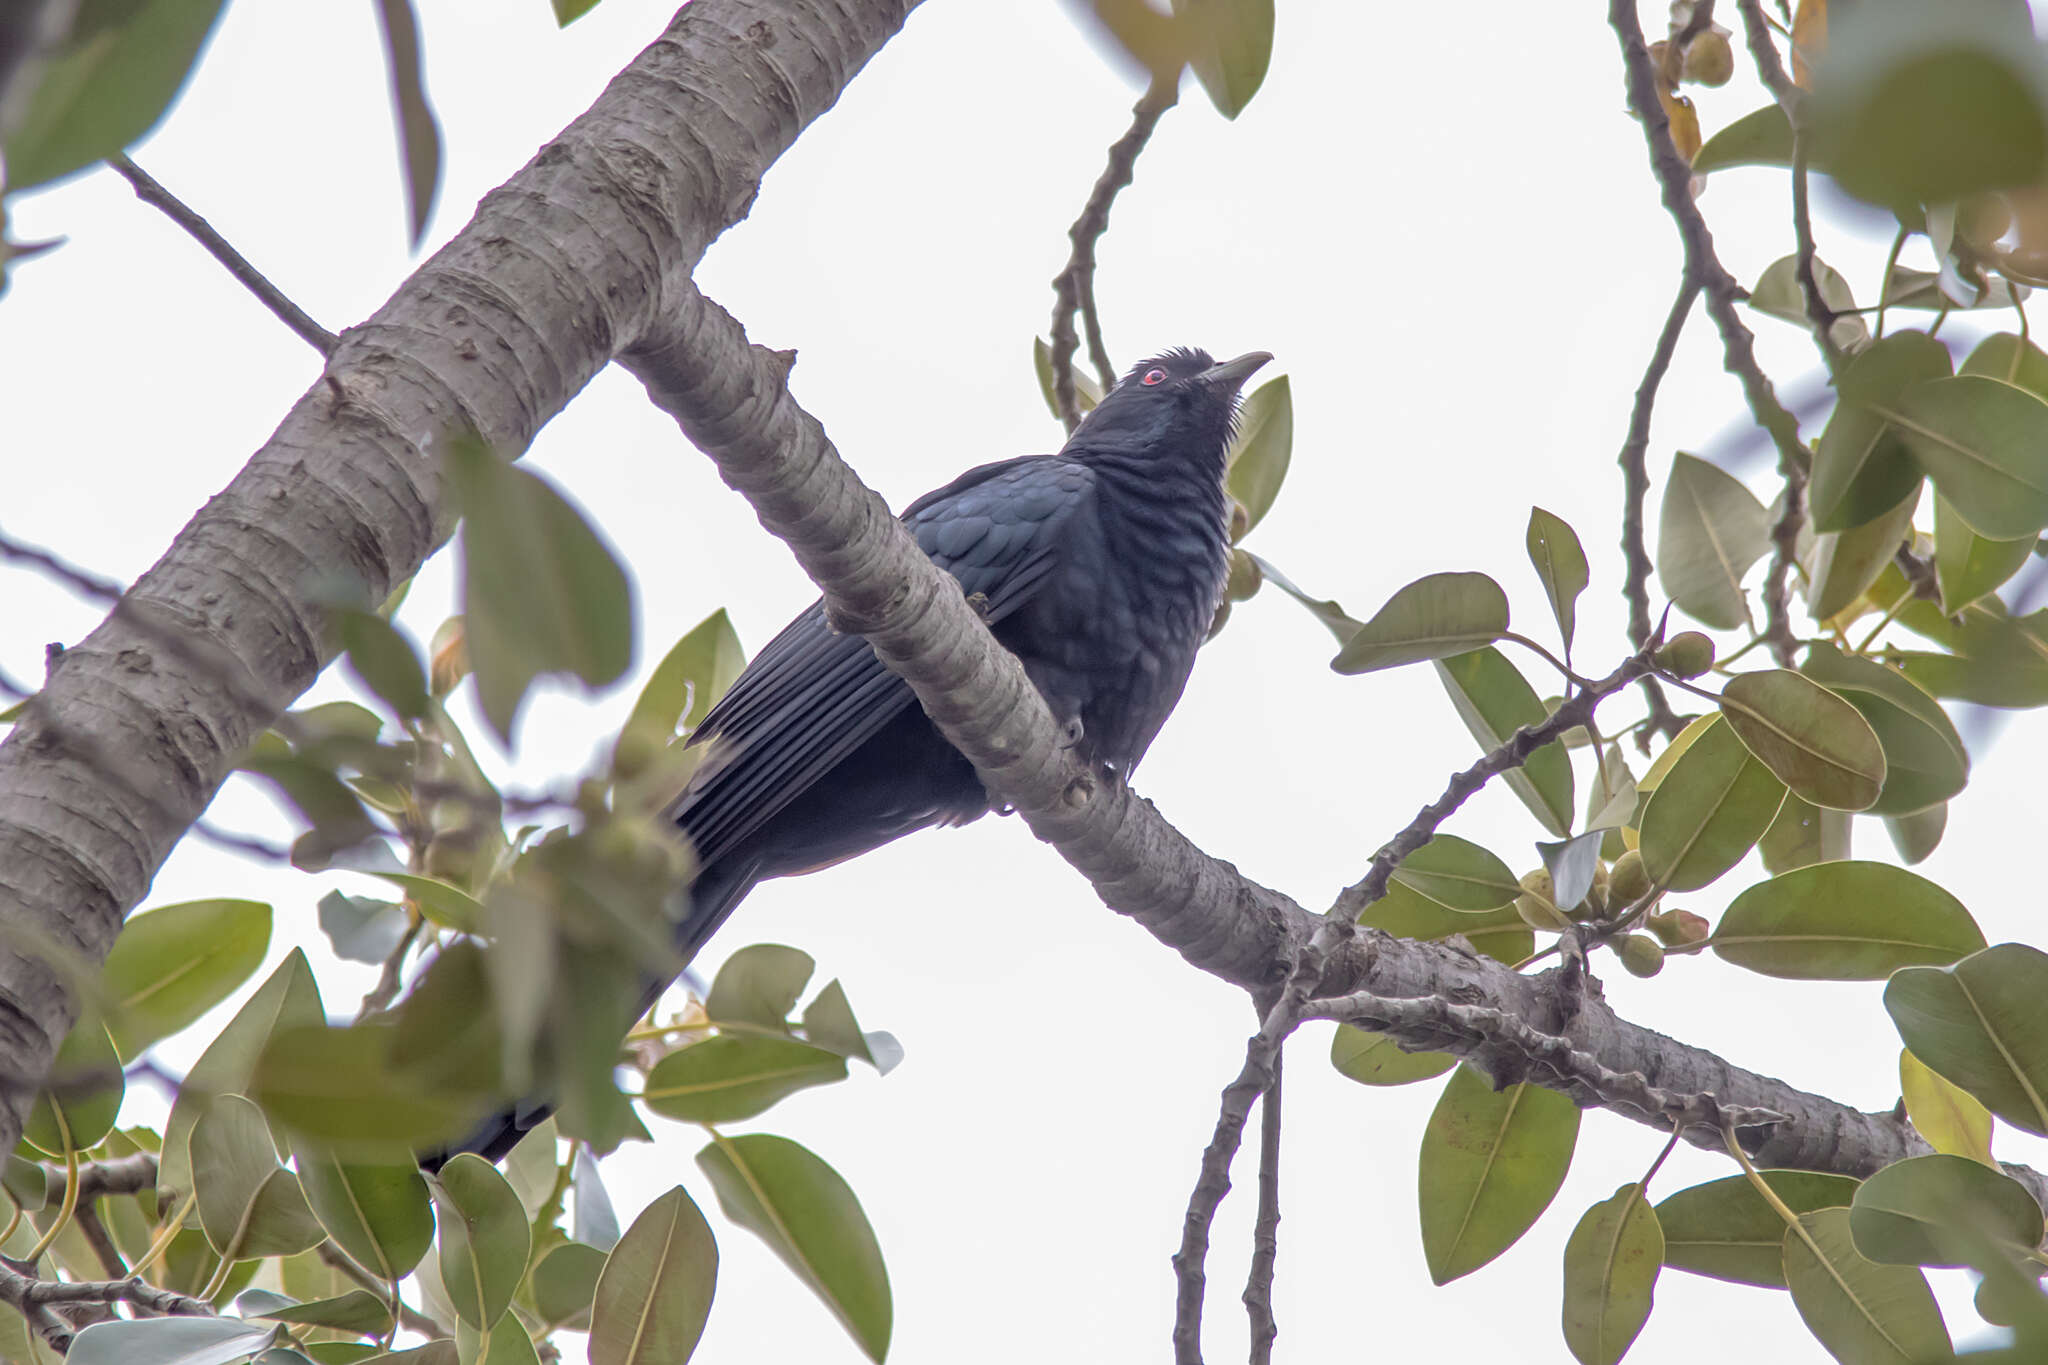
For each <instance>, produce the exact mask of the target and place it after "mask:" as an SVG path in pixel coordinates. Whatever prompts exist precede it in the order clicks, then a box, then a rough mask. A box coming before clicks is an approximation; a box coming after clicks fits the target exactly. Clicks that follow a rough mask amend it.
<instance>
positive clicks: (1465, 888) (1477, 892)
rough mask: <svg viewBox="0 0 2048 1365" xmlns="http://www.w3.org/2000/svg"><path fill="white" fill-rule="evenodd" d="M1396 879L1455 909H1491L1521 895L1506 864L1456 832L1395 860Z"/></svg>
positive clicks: (1519, 884) (1434, 839) (1436, 837)
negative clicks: (1397, 861) (1399, 859)
mask: <svg viewBox="0 0 2048 1365" xmlns="http://www.w3.org/2000/svg"><path fill="white" fill-rule="evenodd" d="M1393 879H1394V880H1395V881H1397V882H1399V883H1401V884H1402V885H1403V886H1406V887H1409V888H1411V889H1412V890H1415V891H1419V892H1421V893H1422V894H1423V895H1425V896H1427V897H1429V898H1430V899H1431V900H1433V901H1435V902H1436V903H1437V904H1439V905H1444V906H1448V907H1450V908H1451V909H1453V910H1469V911H1482V910H1492V909H1495V908H1496V907H1498V906H1503V905H1510V904H1513V902H1514V899H1515V897H1516V896H1519V895H1520V894H1522V887H1521V883H1520V882H1518V881H1516V880H1515V874H1514V873H1512V872H1510V871H1508V865H1507V864H1506V863H1504V862H1502V861H1501V860H1500V859H1499V858H1496V857H1495V856H1494V855H1493V854H1491V853H1489V852H1488V851H1487V850H1485V849H1483V848H1481V847H1480V846H1479V845H1477V844H1475V843H1473V842H1471V841H1470V840H1468V839H1460V838H1459V837H1458V836H1457V835H1455V834H1438V835H1436V836H1435V837H1433V838H1431V839H1430V841H1429V842H1428V843H1426V844H1424V845H1423V846H1422V847H1421V848H1418V849H1416V850H1415V851H1414V852H1413V853H1411V854H1409V855H1408V856H1407V857H1405V858H1403V859H1402V860H1401V861H1400V862H1399V863H1396V864H1395V865H1394V876H1393Z"/></svg>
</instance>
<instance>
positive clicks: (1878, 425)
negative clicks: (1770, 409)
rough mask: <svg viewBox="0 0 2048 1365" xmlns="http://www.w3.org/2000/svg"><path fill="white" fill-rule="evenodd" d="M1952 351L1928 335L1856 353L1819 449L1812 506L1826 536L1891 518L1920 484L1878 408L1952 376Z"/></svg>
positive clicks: (1901, 336)
mask: <svg viewBox="0 0 2048 1365" xmlns="http://www.w3.org/2000/svg"><path fill="white" fill-rule="evenodd" d="M1952 368H1953V366H1952V363H1951V361H1950V360H1949V355H1948V348H1947V347H1946V346H1943V345H1942V344H1941V343H1940V342H1939V341H1936V340H1935V339H1934V338H1933V337H1930V336H1928V335H1927V333H1925V332H1911V331H1908V332H1894V333H1893V334H1892V335H1890V336H1888V337H1886V338H1884V339H1883V340H1882V341H1879V342H1877V343H1875V344H1874V345H1872V346H1871V347H1870V348H1869V349H1868V350H1866V351H1864V352H1862V353H1861V354H1860V355H1858V356H1856V357H1855V358H1854V359H1853V360H1851V361H1850V362H1849V364H1848V365H1847V366H1846V367H1845V368H1844V369H1843V371H1842V375H1841V378H1840V380H1839V381H1838V382H1837V384H1838V387H1839V389H1840V390H1841V395H1842V401H1841V403H1840V404H1839V405H1838V406H1837V407H1836V409H1835V415H1834V416H1833V417H1832V418H1830V419H1829V421H1828V425H1827V429H1826V430H1825V431H1823V432H1822V433H1821V438H1820V442H1819V444H1818V445H1816V446H1815V447H1814V451H1813V480H1812V482H1811V483H1810V484H1809V485H1808V486H1807V506H1808V510H1809V511H1810V513H1811V514H1812V517H1813V525H1814V529H1815V530H1818V531H1846V530H1849V529H1850V528H1851V527H1855V526H1861V525H1862V524H1863V523H1865V522H1867V521H1871V520H1874V519H1875V518H1877V517H1880V516H1883V515H1884V514H1885V513H1887V512H1889V511H1890V510H1891V509H1892V508H1894V507H1896V506H1898V505H1899V503H1900V502H1901V501H1902V500H1903V499H1904V498H1905V497H1906V495H1907V494H1908V493H1911V492H1912V491H1913V490H1914V489H1915V488H1916V487H1918V486H1919V483H1920V479H1921V471H1920V466H1919V465H1918V464H1916V463H1914V461H1913V457H1912V455H1911V454H1910V453H1909V452H1908V451H1907V449H1906V447H1905V445H1904V444H1903V443H1902V442H1901V441H1900V440H1899V438H1898V437H1897V436H1896V435H1895V434H1894V433H1893V432H1892V431H1891V429H1890V427H1889V426H1888V425H1887V423H1886V422H1885V420H1884V418H1882V417H1880V416H1878V415H1877V414H1876V413H1874V412H1872V411H1871V408H1870V405H1871V404H1890V403H1895V402H1897V401H1898V397H1899V395H1900V394H1902V393H1904V392H1905V391H1906V390H1907V389H1909V388H1911V387H1912V386H1913V385H1915V384H1918V383H1921V382H1922V381H1924V380H1928V379H1944V378H1947V377H1948V375H1949V374H1950V373H1951V371H1952Z"/></svg>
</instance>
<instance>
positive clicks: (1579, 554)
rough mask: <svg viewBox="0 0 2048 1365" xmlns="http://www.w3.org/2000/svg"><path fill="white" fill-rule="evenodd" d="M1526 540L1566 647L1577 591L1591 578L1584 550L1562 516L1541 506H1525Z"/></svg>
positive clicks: (1531, 560) (1576, 606) (1572, 621)
mask: <svg viewBox="0 0 2048 1365" xmlns="http://www.w3.org/2000/svg"><path fill="white" fill-rule="evenodd" d="M1527 540H1528V544H1529V562H1530V563H1531V564H1534V565H1535V566H1536V576H1537V577H1538V578H1540V579H1542V580H1543V592H1544V595H1545V596H1546V597H1548V598H1549V599H1550V611H1551V614H1552V615H1553V616H1555V617H1557V629H1558V633H1559V635H1561V636H1562V637H1563V638H1564V647H1565V648H1566V649H1570V648H1571V647H1572V628H1573V627H1574V626H1575V625H1576V624H1577V619H1576V615H1575V613H1576V611H1577V608H1578V601H1579V594H1580V593H1582V592H1584V591H1585V590H1586V584H1588V583H1590V582H1591V581H1592V576H1591V571H1590V570H1589V569H1588V568H1587V567H1586V551H1585V549H1584V548H1583V547H1582V546H1581V545H1580V544H1579V537H1578V533H1577V532H1576V531H1574V530H1572V528H1571V527H1570V526H1569V525H1567V524H1566V523H1565V520H1564V518H1562V517H1560V516H1557V515H1555V514H1554V513H1550V512H1546V511H1544V510H1543V509H1542V508H1541V507H1532V508H1530V509H1529V531H1528V535H1527Z"/></svg>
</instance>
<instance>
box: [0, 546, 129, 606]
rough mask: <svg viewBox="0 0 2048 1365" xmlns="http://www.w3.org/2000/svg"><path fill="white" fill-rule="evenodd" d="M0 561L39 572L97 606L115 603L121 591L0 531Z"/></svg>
mask: <svg viewBox="0 0 2048 1365" xmlns="http://www.w3.org/2000/svg"><path fill="white" fill-rule="evenodd" d="M0 559H12V560H18V561H20V562H21V563H24V564H28V565H31V566H32V567H34V568H36V569H38V570H40V571H41V572H42V573H43V574H44V575H45V576H47V577H50V578H54V579H56V580H57V581H58V582H59V583H62V584H64V586H66V587H68V588H70V589H71V590H72V591H74V592H76V593H77V594H78V595H79V596H81V597H85V598H90V599H92V600H93V601H97V602H118V601H120V600H121V594H122V592H123V591H124V589H123V588H122V586H121V585H120V584H119V583H116V582H115V581H114V580H113V579H111V578H104V577H102V576H100V575H99V574H96V573H94V572H93V571H92V570H90V569H84V568H80V567H79V566H78V565H76V564H73V563H72V562H70V561H69V560H67V559H64V558H62V557H61V556H59V555H58V554H56V553H55V552H54V551H51V550H46V549H44V548H43V547H42V546H40V545H31V544H29V543H28V542H27V541H25V540H16V539H15V538H14V537H13V536H10V535H8V534H7V533H6V532H5V531H0Z"/></svg>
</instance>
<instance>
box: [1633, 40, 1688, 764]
mask: <svg viewBox="0 0 2048 1365" xmlns="http://www.w3.org/2000/svg"><path fill="white" fill-rule="evenodd" d="M1695 13H1696V14H1697V12H1695ZM1699 294H1700V287H1699V284H1698V282H1697V281H1695V280H1694V279H1693V276H1692V271H1691V269H1690V268H1688V269H1687V270H1686V271H1685V272H1684V274H1683V275H1682V277H1681V278H1680V279H1679V282H1678V294H1677V297H1675V298H1673V299H1672V300H1671V311H1670V312H1669V313H1667V314H1665V316H1664V328H1663V330H1662V331H1660V332H1658V333H1657V345H1656V349H1654V350H1653V351H1651V352H1650V363H1649V364H1648V365H1647V366H1645V367H1644V369H1643V377H1642V379H1641V381H1640V382H1638V383H1637V385H1636V397H1635V404H1634V406H1633V407H1632V408H1631V409H1630V410H1629V416H1628V436H1627V438H1626V439H1624V440H1623V441H1622V443H1621V454H1620V455H1619V456H1618V457H1617V462H1618V463H1619V464H1620V465H1621V488H1622V504H1621V553H1622V559H1623V561H1624V562H1625V563H1626V564H1627V566H1628V575H1627V578H1626V580H1625V581H1624V582H1623V584H1622V595H1623V596H1624V597H1626V598H1627V599H1628V642H1629V643H1630V644H1631V645H1633V646H1635V648H1637V649H1641V648H1642V647H1643V645H1644V644H1645V643H1647V642H1648V641H1649V638H1650V573H1651V570H1652V567H1653V566H1652V565H1651V563H1650V552H1649V550H1648V549H1647V548H1645V546H1646V539H1645V530H1644V523H1643V508H1644V505H1645V504H1646V503H1647V502H1648V500H1649V496H1650V470H1649V453H1650V419H1651V415H1652V414H1653V413H1654V412H1655V410H1656V406H1657V390H1658V388H1659V387H1660V386H1661V385H1662V384H1663V383H1664V375H1665V373H1666V372H1667V371H1668V370H1670V368H1671V357H1672V356H1673V355H1675V354H1676V353H1677V351H1678V338H1679V334H1680V333H1681V332H1683V331H1684V330H1685V320H1686V319H1687V318H1688V317H1690V316H1691V315H1692V305H1693V300H1695V299H1697V298H1698V297H1699ZM1642 684H1643V696H1644V698H1645V699H1646V700H1647V702H1648V703H1649V708H1650V723H1649V724H1648V725H1647V726H1645V727H1644V728H1643V732H1642V740H1641V744H1642V747H1643V752H1644V753H1648V752H1649V744H1650V736H1651V735H1654V734H1662V735H1664V736H1665V737H1666V738H1676V737H1677V735H1678V732H1679V731H1680V730H1681V729H1683V728H1684V726H1683V723H1682V722H1681V721H1680V720H1679V719H1678V716H1677V715H1676V714H1675V713H1674V712H1673V711H1672V709H1671V704H1670V702H1668V701H1666V700H1665V699H1664V689H1663V688H1662V687H1660V686H1659V685H1658V683H1657V680H1656V679H1655V678H1653V677H1651V676H1650V675H1649V674H1648V673H1645V674H1644V675H1643V678H1642Z"/></svg>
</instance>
